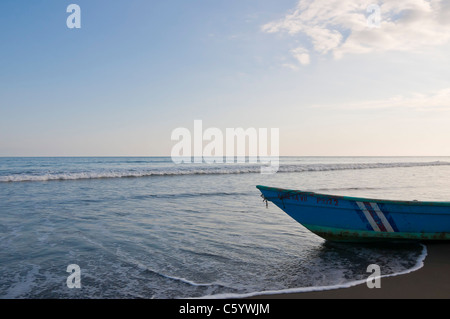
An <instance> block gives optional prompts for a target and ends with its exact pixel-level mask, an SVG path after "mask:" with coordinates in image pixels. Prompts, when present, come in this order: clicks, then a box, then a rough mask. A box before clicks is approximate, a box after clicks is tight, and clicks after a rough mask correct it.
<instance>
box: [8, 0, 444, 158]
mask: <svg viewBox="0 0 450 319" xmlns="http://www.w3.org/2000/svg"><path fill="white" fill-rule="evenodd" d="M70 4H77V5H78V6H79V8H80V9H81V13H80V18H81V20H80V21H81V24H80V25H81V28H69V27H68V25H67V18H68V17H69V16H70V15H71V14H72V12H67V7H68V6H69V5H70ZM0 43H1V50H0V156H167V155H170V154H171V149H172V147H173V146H174V145H175V144H176V142H175V141H173V140H172V139H171V133H172V131H173V130H175V129H176V128H180V127H184V128H187V129H189V130H193V126H194V121H195V120H202V123H203V127H204V128H205V129H206V128H209V127H214V128H219V129H220V130H223V131H224V132H225V130H226V128H239V127H242V128H244V129H247V128H256V129H260V128H267V129H271V128H277V129H279V135H280V141H279V145H280V149H279V153H280V155H284V156H294V155H295V156H428V155H429V156H450V54H449V53H450V1H448V0H447V1H443V0H385V1H361V0H327V1H325V0H318V1H313V0H302V1H298V0H270V1H269V0H189V1H186V0H165V1H153V0H133V1H125V0H116V1H100V0H71V1H64V0H27V1H26V0H2V1H0Z"/></svg>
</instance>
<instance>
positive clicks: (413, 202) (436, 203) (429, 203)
mask: <svg viewBox="0 0 450 319" xmlns="http://www.w3.org/2000/svg"><path fill="white" fill-rule="evenodd" d="M256 188H257V189H259V190H268V191H274V192H282V193H289V194H302V195H310V196H315V197H322V198H335V199H343V200H348V201H357V202H376V203H382V204H394V205H407V206H444V207H446V206H448V207H450V202H441V201H418V200H409V201H408V200H391V199H376V198H365V197H353V196H343V195H330V194H323V193H315V192H308V191H301V190H295V189H285V188H278V187H270V186H263V185H256Z"/></svg>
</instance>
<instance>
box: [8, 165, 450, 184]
mask: <svg viewBox="0 0 450 319" xmlns="http://www.w3.org/2000/svg"><path fill="white" fill-rule="evenodd" d="M449 165H450V162H441V161H435V162H394V163H354V164H352V163H341V164H337V163H336V164H287V165H281V166H280V167H279V169H278V172H279V173H296V172H297V173H298V172H321V171H338V170H360V169H377V168H399V167H422V166H449ZM260 172H261V166H260V165H254V164H252V165H250V164H215V165H213V164H211V165H208V164H203V165H190V164H184V165H182V166H176V165H175V166H171V167H166V168H148V169H140V170H134V169H130V170H99V171H95V170H94V171H86V172H57V173H41V174H33V175H31V174H13V175H5V176H0V182H39V181H41V182H42V181H58V180H59V181H63V180H80V179H102V178H138V177H151V176H177V175H218V174H253V173H260Z"/></svg>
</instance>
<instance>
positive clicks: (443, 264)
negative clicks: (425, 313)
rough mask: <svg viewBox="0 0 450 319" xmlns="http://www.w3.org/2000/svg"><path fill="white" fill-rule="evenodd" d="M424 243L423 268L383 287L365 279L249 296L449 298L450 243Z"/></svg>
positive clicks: (389, 279)
mask: <svg viewBox="0 0 450 319" xmlns="http://www.w3.org/2000/svg"><path fill="white" fill-rule="evenodd" d="M424 245H425V246H426V249H427V256H426V257H425V260H424V265H423V267H421V268H419V269H417V270H415V271H412V272H409V273H406V274H399V275H394V276H388V277H382V278H381V287H380V288H372V289H370V288H368V287H367V285H366V283H365V282H364V283H361V284H357V285H355V286H351V287H348V288H332V289H329V290H321V291H309V292H298V293H279V294H278V293H276V294H267V295H257V296H253V297H250V298H249V299H449V298H450V275H449V274H448V272H449V270H450V243H448V242H428V243H425V244H424Z"/></svg>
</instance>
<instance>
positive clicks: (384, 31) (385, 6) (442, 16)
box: [262, 0, 450, 64]
mask: <svg viewBox="0 0 450 319" xmlns="http://www.w3.org/2000/svg"><path fill="white" fill-rule="evenodd" d="M374 2H375V1H367V0H359V1H355V0H330V1H321V0H317V1H315V0H302V1H299V3H298V4H297V6H296V7H295V8H294V9H292V10H291V11H290V12H288V13H287V14H286V15H285V16H284V17H283V18H282V19H280V20H277V21H272V22H269V23H267V24H265V25H263V26H262V30H263V31H264V32H267V33H287V34H289V35H292V36H295V35H298V34H302V35H304V36H306V37H307V38H308V39H309V41H310V43H309V46H311V50H310V51H313V52H315V53H316V54H319V55H325V54H328V53H330V54H332V56H333V57H334V58H336V59H339V58H342V57H343V56H345V55H348V54H365V53H371V52H387V51H409V50H422V49H426V48H429V47H435V46H439V45H443V44H446V43H448V42H449V40H450V3H449V1H445V0H385V1H383V2H382V3H378V4H376V2H375V3H374ZM374 5H375V7H376V8H378V9H379V10H378V11H377V12H373V11H372V10H368V8H373V7H374ZM378 13H379V16H378V17H379V24H378V25H377V27H375V28H374V27H373V25H371V23H370V22H371V21H373V19H372V18H373V15H374V14H378ZM303 47H305V46H303ZM291 54H292V55H293V56H294V57H295V58H296V59H297V60H298V61H299V62H300V63H301V64H308V63H309V59H308V63H303V62H306V61H307V59H306V56H304V57H302V58H300V59H299V54H298V52H297V51H296V49H295V50H291ZM302 54H304V53H302Z"/></svg>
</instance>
